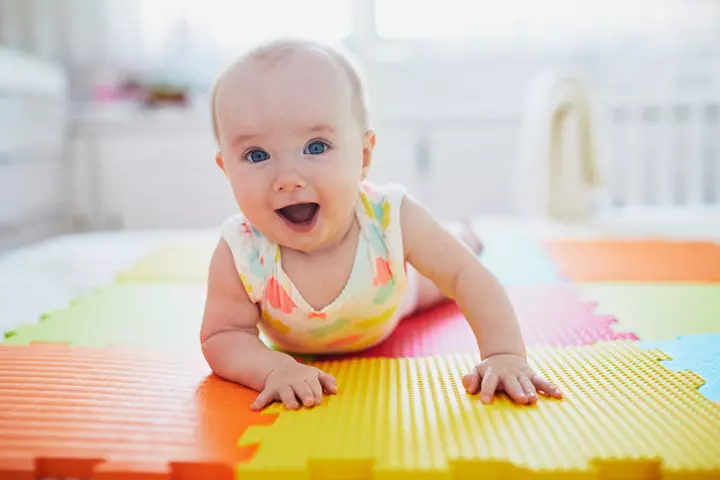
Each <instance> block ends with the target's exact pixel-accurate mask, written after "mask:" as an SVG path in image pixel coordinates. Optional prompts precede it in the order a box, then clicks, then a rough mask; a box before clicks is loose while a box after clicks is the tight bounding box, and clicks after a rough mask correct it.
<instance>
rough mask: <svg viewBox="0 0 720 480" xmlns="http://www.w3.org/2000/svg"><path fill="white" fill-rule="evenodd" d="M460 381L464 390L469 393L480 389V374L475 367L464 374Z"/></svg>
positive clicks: (471, 393) (474, 392)
mask: <svg viewBox="0 0 720 480" xmlns="http://www.w3.org/2000/svg"><path fill="white" fill-rule="evenodd" d="M462 382H463V386H464V387H465V390H467V391H468V393H469V394H470V395H474V394H476V393H477V392H478V390H479V389H480V374H479V373H478V371H477V369H476V370H473V371H472V372H470V373H468V374H467V375H465V376H464V377H463V379H462Z"/></svg>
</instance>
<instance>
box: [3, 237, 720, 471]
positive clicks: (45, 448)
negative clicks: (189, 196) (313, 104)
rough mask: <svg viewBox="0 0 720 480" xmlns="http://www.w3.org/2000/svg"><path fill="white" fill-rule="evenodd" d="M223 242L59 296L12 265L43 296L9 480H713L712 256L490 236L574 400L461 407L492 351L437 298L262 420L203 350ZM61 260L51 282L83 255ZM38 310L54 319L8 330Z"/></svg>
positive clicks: (334, 363) (203, 240)
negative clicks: (468, 381) (333, 381)
mask: <svg viewBox="0 0 720 480" xmlns="http://www.w3.org/2000/svg"><path fill="white" fill-rule="evenodd" d="M213 238H214V237H213V236H212V235H205V234H203V235H200V234H198V235H194V234H188V235H183V236H173V235H162V236H158V235H154V236H152V239H151V240H149V239H148V238H143V239H142V241H141V240H138V239H136V238H134V239H133V240H132V241H125V242H124V243H123V244H122V245H123V247H122V248H120V247H119V246H118V245H120V244H119V243H113V242H114V241H115V240H110V238H104V239H103V238H101V237H98V238H97V239H96V240H92V241H87V239H83V241H84V242H85V243H84V244H83V245H84V249H85V250H84V251H85V252H86V253H85V256H86V261H85V262H83V263H81V264H79V265H78V266H77V267H75V268H77V269H79V270H82V271H81V272H77V271H76V276H75V277H72V276H68V274H66V275H65V276H64V277H63V278H64V279H65V283H64V285H66V286H67V288H66V289H65V290H64V291H58V292H57V295H56V297H55V299H54V300H53V298H52V296H51V298H50V299H49V300H48V296H47V295H43V294H42V293H41V292H42V290H40V289H41V287H42V285H40V286H38V285H36V284H34V283H33V282H34V281H35V279H36V278H37V277H33V276H32V275H31V274H30V272H25V273H26V276H25V277H22V276H17V275H16V276H15V277H10V276H9V274H8V276H6V277H3V276H2V273H3V272H9V271H11V269H12V268H13V266H14V267H15V268H16V270H17V271H25V270H23V269H24V268H27V269H32V265H31V264H29V263H28V262H25V261H23V262H20V261H16V262H15V263H13V261H12V259H11V260H7V259H6V260H5V263H4V264H0V265H4V267H5V268H4V270H3V269H0V280H2V279H3V278H5V279H6V282H7V284H8V285H10V284H12V285H14V286H15V287H14V288H15V289H16V290H15V291H20V290H21V289H23V290H27V289H33V288H35V289H38V290H37V291H36V292H35V293H34V294H33V295H34V297H30V301H31V302H32V301H33V298H35V299H36V300H37V301H35V304H34V305H31V306H28V308H27V309H26V310H23V309H20V308H16V309H14V310H12V311H13V312H14V315H15V317H13V321H12V324H11V325H10V322H6V323H3V324H2V325H3V326H4V327H5V328H4V330H6V338H5V341H4V343H3V344H0V478H34V477H36V476H37V477H55V478H57V477H72V478H95V479H119V478H123V479H125V478H127V479H139V478H143V479H145V478H154V479H155V478H158V479H159V478H168V479H169V478H176V479H177V478H182V479H186V478H218V479H229V478H248V479H261V478H262V479H266V478H278V477H280V478H313V479H314V478H318V479H324V478H328V479H329V478H358V479H365V478H367V479H369V478H378V479H382V478H386V479H401V478H413V479H414V478H428V479H430V478H432V479H436V478H437V479H450V478H479V476H480V475H483V476H488V477H490V478H492V476H500V475H502V476H504V477H505V478H521V477H522V478H557V477H558V476H561V475H562V476H567V477H572V478H588V479H590V478H636V479H656V478H661V477H662V478H720V403H719V402H720V246H718V245H717V244H713V243H710V242H704V241H693V240H688V239H683V238H673V239H664V240H661V239H659V238H655V237H654V236H648V235H647V234H646V235H644V236H642V238H633V239H627V238H624V239H621V238H615V237H613V236H612V235H603V236H599V235H595V236H593V235H589V234H588V235H567V236H564V235H552V236H542V235H525V234H523V233H522V232H521V231H517V232H516V231H503V232H502V233H499V234H493V235H486V236H485V237H484V239H485V241H486V250H485V252H484V253H483V256H482V258H481V259H482V261H483V262H484V263H485V264H486V265H487V266H488V268H490V269H491V270H492V271H493V272H494V273H495V274H496V275H497V277H498V278H499V279H500V280H501V282H502V283H503V284H504V285H505V287H506V289H507V291H508V293H509V295H510V298H511V300H512V302H513V305H514V307H515V310H516V312H517V315H518V318H519V320H520V324H521V326H522V329H523V334H524V336H525V339H526V342H527V344H528V346H529V356H530V360H531V362H532V364H533V366H535V368H537V369H538V370H539V371H540V372H541V373H542V374H543V375H545V376H547V377H549V378H550V379H552V380H553V381H555V382H556V383H558V384H559V385H560V386H561V388H562V389H563V390H564V391H565V392H566V397H565V398H564V399H563V400H559V401H558V400H550V399H542V400H541V401H540V402H539V403H538V404H537V405H535V406H533V407H521V406H517V405H514V404H512V403H511V402H510V401H509V400H508V399H506V398H504V397H500V398H499V399H497V400H496V401H495V402H494V403H493V404H491V405H483V404H482V403H481V402H480V401H479V399H478V398H477V397H476V396H471V395H468V394H467V393H465V392H464V389H463V388H462V385H461V383H460V379H461V377H462V374H463V373H464V372H465V371H467V369H469V368H470V367H471V366H472V365H473V363H474V362H476V361H477V360H478V358H479V352H478V351H477V347H476V346H475V343H474V341H472V337H471V335H470V331H469V328H468V326H467V324H466V322H465V320H464V318H463V317H462V314H461V313H460V312H459V311H458V309H457V307H455V305H453V304H451V303H446V304H443V305H440V306H438V307H437V308H435V309H433V310H430V311H428V312H424V313H423V314H421V315H418V316H416V317H412V318H408V319H406V320H404V321H403V322H402V323H401V325H400V327H399V328H398V330H397V331H396V332H395V334H394V335H393V336H392V337H390V338H389V339H388V340H387V341H386V342H384V343H383V344H381V345H379V346H377V347H375V348H373V349H371V350H369V351H366V352H363V353H362V354H358V355H355V356H353V357H342V358H340V357H335V358H303V359H302V361H306V362H310V363H312V364H315V365H318V366H319V367H321V368H323V369H326V370H328V371H329V372H330V373H332V374H334V375H335V376H336V378H337V380H338V383H339V385H340V389H341V391H340V394H339V395H338V396H335V397H330V398H328V399H327V401H325V402H324V403H323V405H322V406H321V407H318V408H315V409H312V410H307V411H297V412H290V411H286V410H284V409H283V408H282V407H279V406H273V407H271V408H270V409H268V410H267V411H265V412H263V413H254V412H250V411H249V409H248V407H249V405H250V403H251V402H252V400H253V398H254V395H255V394H254V393H253V392H251V391H249V390H246V389H244V388H242V387H239V386H237V385H234V384H230V383H228V382H224V381H222V380H220V379H218V378H217V377H215V376H213V375H212V374H211V373H210V371H209V369H208V368H207V365H206V364H205V362H204V361H203V358H202V355H201V353H200V351H199V346H198V344H197V333H198V329H199V322H200V318H201V315H202V308H203V303H204V298H205V286H204V278H205V271H206V268H207V260H208V258H209V254H210V252H211V250H212V246H213ZM93 242H96V243H93ZM133 242H134V243H133ZM53 248H55V249H56V253H58V254H57V255H55V256H46V257H44V260H43V261H42V262H40V260H38V265H37V267H38V268H40V267H41V266H42V267H43V268H46V267H47V263H48V262H49V261H50V258H53V259H54V261H56V262H59V261H61V260H62V259H65V260H66V261H67V259H68V258H70V254H69V253H68V252H70V251H74V252H77V248H78V244H77V239H68V240H67V241H66V243H65V244H63V245H58V244H57V243H54V244H53ZM46 249H47V246H46ZM33 258H38V256H37V255H36V256H35V257H33ZM108 258H112V259H113V260H112V262H111V263H113V267H112V268H111V269H107V268H106V269H104V270H102V272H101V271H100V270H101V269H100V268H99V265H100V264H101V263H103V262H105V263H107V259H108ZM138 259H139V260H138ZM40 264H42V265H40ZM8 265H9V266H8ZM21 266H22V268H21ZM58 272H60V269H58ZM83 272H85V273H83ZM111 272H114V273H111ZM118 272H119V273H118ZM45 277H47V275H46V276H45ZM45 277H43V278H45ZM58 277H60V274H59V273H58ZM91 277H92V280H89V279H88V278H91ZM11 278H15V279H17V278H21V279H22V278H25V284H22V282H20V283H18V281H17V280H13V281H12V282H11V280H10V279H11ZM50 280H52V279H50ZM50 280H48V282H49V281H50ZM23 285H24V286H23ZM6 295H7V290H6ZM68 295H72V298H73V301H72V302H71V303H70V304H69V305H68V304H67V302H65V303H64V304H63V303H62V300H61V299H62V298H63V296H68ZM43 301H44V302H45V303H42V302H43ZM53 302H54V303H53ZM32 308H35V309H40V311H42V312H44V314H43V315H42V319H41V320H39V321H34V320H36V319H34V318H28V320H27V321H26V322H24V323H23V324H20V322H17V321H16V320H17V318H18V316H19V315H24V314H28V312H30V311H32ZM11 475H12V476H11Z"/></svg>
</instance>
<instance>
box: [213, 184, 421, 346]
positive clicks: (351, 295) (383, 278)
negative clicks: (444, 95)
mask: <svg viewBox="0 0 720 480" xmlns="http://www.w3.org/2000/svg"><path fill="white" fill-rule="evenodd" d="M404 194H405V192H404V190H403V189H402V187H399V186H396V185H386V186H382V187H380V186H376V185H373V184H370V183H363V184H361V186H360V189H359V190H358V202H357V206H356V209H355V213H356V215H357V218H358V220H359V224H360V238H359V241H358V246H357V251H356V255H355V260H354V264H353V268H352V271H351V273H350V277H349V279H348V281H347V283H346V285H345V288H344V289H343V290H342V292H341V293H340V295H339V296H338V297H337V298H336V299H335V300H334V301H333V302H332V303H330V304H329V305H327V306H326V307H324V308H322V309H320V310H315V309H313V308H312V307H311V306H310V305H308V303H307V302H306V301H305V300H304V299H303V297H302V295H301V294H300V293H299V292H298V290H297V289H296V288H295V285H294V284H293V282H292V280H291V279H290V278H289V277H288V276H287V275H286V274H285V271H284V270H283V267H282V258H281V255H280V247H279V246H278V245H277V244H274V243H272V242H270V241H269V240H267V239H266V238H265V237H264V236H263V235H262V234H261V233H260V232H258V231H257V230H256V229H255V228H253V227H252V226H251V225H250V224H249V223H248V222H247V220H246V219H245V218H244V217H243V216H242V215H236V216H233V217H231V218H229V219H227V220H226V221H225V222H224V223H223V224H222V226H221V230H220V231H221V234H222V236H223V238H224V239H225V241H226V242H227V243H228V245H229V246H230V250H231V251H232V254H233V258H234V260H235V266H236V268H237V271H238V274H239V275H240V279H241V280H242V283H243V285H244V286H245V290H246V291H247V293H248V296H249V297H250V300H251V301H252V302H254V303H257V304H258V305H259V306H260V311H261V319H260V324H259V327H260V329H261V331H262V333H263V334H264V335H265V336H266V337H267V338H268V339H269V340H270V341H272V342H273V343H274V344H275V345H277V346H278V347H279V348H281V349H283V350H287V351H292V352H296V353H340V352H350V351H357V350H363V349H366V348H368V347H370V346H372V345H375V344H376V343H378V342H380V341H382V340H384V339H385V338H386V337H387V336H388V335H389V334H390V333H392V331H393V330H394V328H395V327H396V325H397V322H398V321H399V320H400V318H401V317H402V316H403V315H404V314H406V313H408V312H407V309H408V307H409V305H408V298H407V286H408V274H407V270H406V266H405V259H404V253H403V244H402V233H401V229H400V206H401V204H402V199H403V196H404Z"/></svg>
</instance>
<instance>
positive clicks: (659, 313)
mask: <svg viewBox="0 0 720 480" xmlns="http://www.w3.org/2000/svg"><path fill="white" fill-rule="evenodd" d="M578 288H579V290H580V295H581V297H582V299H583V300H586V301H589V302H593V303H596V304H597V306H596V309H595V313H597V314H598V315H607V316H612V317H614V318H616V319H617V320H618V323H617V325H616V326H615V329H616V330H618V331H623V332H632V333H635V334H636V335H637V336H638V337H640V339H641V340H672V339H674V338H676V337H679V336H681V335H695V334H702V333H720V284H685V283H683V284H665V283H657V284H652V283H643V284H641V283H604V284H589V283H587V284H579V285H578Z"/></svg>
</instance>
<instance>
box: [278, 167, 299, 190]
mask: <svg viewBox="0 0 720 480" xmlns="http://www.w3.org/2000/svg"><path fill="white" fill-rule="evenodd" d="M306 185H307V183H306V182H305V180H304V179H303V178H302V177H301V176H300V175H299V174H298V173H297V172H294V171H284V172H279V173H278V175H277V176H276V177H275V181H274V182H273V190H274V191H276V192H291V191H293V190H295V189H296V188H303V187H305V186H306Z"/></svg>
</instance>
